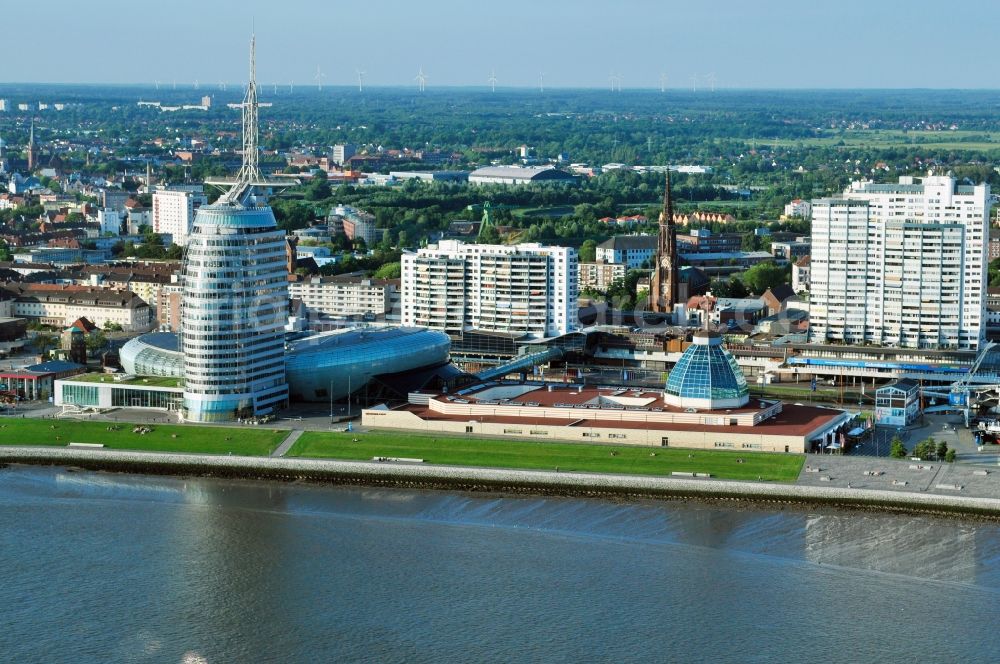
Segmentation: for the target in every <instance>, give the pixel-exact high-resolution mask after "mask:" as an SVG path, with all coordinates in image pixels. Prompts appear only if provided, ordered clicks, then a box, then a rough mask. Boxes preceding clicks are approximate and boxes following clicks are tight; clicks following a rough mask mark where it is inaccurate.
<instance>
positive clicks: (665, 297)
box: [650, 168, 680, 314]
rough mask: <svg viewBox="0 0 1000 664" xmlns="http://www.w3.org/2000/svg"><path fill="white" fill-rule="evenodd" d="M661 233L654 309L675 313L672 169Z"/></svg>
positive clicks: (665, 189) (665, 190)
mask: <svg viewBox="0 0 1000 664" xmlns="http://www.w3.org/2000/svg"><path fill="white" fill-rule="evenodd" d="M659 221H660V233H659V236H658V239H657V243H656V270H655V271H654V272H653V283H652V288H651V289H650V290H651V295H652V302H651V305H652V309H653V311H657V312H661V313H667V314H670V313H673V311H674V305H675V304H677V301H678V299H679V296H678V291H679V288H678V286H679V281H680V277H679V273H678V269H677V226H676V225H675V223H674V202H673V197H672V195H671V192H670V169H669V168H668V169H667V171H666V179H665V182H664V187H663V210H662V211H661V212H660V220H659Z"/></svg>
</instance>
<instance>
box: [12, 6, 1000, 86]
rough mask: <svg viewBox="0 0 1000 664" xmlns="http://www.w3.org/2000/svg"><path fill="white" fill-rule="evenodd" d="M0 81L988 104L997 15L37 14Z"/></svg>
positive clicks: (15, 9) (816, 11) (788, 10)
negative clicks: (656, 91)
mask: <svg viewBox="0 0 1000 664" xmlns="http://www.w3.org/2000/svg"><path fill="white" fill-rule="evenodd" d="M2 16H3V19H4V25H5V30H4V42H5V44H4V45H5V49H4V50H5V52H6V53H8V54H11V55H14V57H8V58H7V59H6V65H5V67H4V69H3V72H2V73H0V81H3V82H45V83H49V82H51V83H150V84H151V83H152V82H153V81H155V80H159V81H161V83H163V84H170V83H171V82H172V81H174V80H176V81H177V83H178V84H188V85H189V84H191V83H192V82H193V81H194V80H196V79H197V80H199V81H200V82H201V84H202V85H205V86H215V85H217V84H218V83H219V82H220V81H226V82H228V83H241V82H243V81H245V79H246V68H247V67H246V49H247V40H248V38H249V35H250V32H251V22H252V24H253V26H254V27H255V29H256V33H257V44H258V80H259V81H260V82H261V83H262V84H270V83H272V82H279V83H282V84H285V85H287V84H288V82H289V81H291V80H294V81H295V84H296V86H302V85H315V81H314V77H315V74H316V68H317V65H318V66H320V67H321V68H322V70H323V72H324V73H325V77H324V79H323V83H324V85H328V86H329V85H351V84H356V81H357V77H356V74H355V70H356V69H359V68H360V69H363V70H364V71H365V72H366V76H365V81H366V84H368V85H415V81H414V77H415V76H416V74H417V70H418V67H420V66H423V69H424V71H425V72H426V73H427V75H428V83H427V84H428V88H433V87H434V86H467V85H476V86H485V85H487V79H488V77H489V75H490V71H491V70H495V71H496V77H497V84H498V86H518V87H520V86H532V87H534V86H537V85H538V75H539V72H544V73H545V86H546V87H596V88H600V87H608V85H609V77H610V75H611V73H612V72H616V73H619V74H620V75H621V85H622V86H623V87H625V88H630V87H649V88H652V87H657V86H659V83H660V76H661V73H665V74H666V75H667V77H668V82H667V85H668V87H672V88H677V87H682V88H690V87H691V85H692V82H691V77H692V76H697V77H698V86H699V87H705V86H707V85H708V79H707V75H708V74H709V73H714V75H715V78H716V81H717V83H716V85H717V86H718V87H720V88H724V87H737V88H873V87H874V88H883V87H888V88H912V87H929V88H997V87H1000V68H998V67H996V66H995V64H996V63H995V61H996V60H997V59H998V58H997V55H996V52H995V48H994V47H993V43H994V42H995V38H994V36H993V34H992V31H993V29H994V28H995V27H996V26H998V25H1000V2H998V1H996V0H992V1H991V0H967V1H966V2H962V3H955V4H951V3H943V2H940V0H938V1H935V2H931V1H930V0H909V1H896V0H868V1H865V0H838V1H836V2H819V1H813V0H757V1H754V2H750V1H745V0H744V1H740V0H715V1H712V2H705V1H699V0H687V1H684V2H678V1H676V0H662V1H660V2H657V1H655V0H631V1H630V0H617V1H616V0H603V1H597V0H576V1H571V0H500V1H498V2H477V1H460V0H425V1H424V2H412V1H406V0H381V1H371V0H352V1H351V2H344V1H342V0H326V1H322V0H285V1H281V0H277V1H275V0H270V1H268V2H260V1H258V0H246V1H243V2H239V1H230V0H200V1H196V0H160V1H159V2H150V1H143V2H124V1H113V0H89V1H88V2H85V3H83V2H79V0H47V2H45V3H44V4H38V3H34V2H18V3H10V4H9V5H7V6H6V7H4V8H3V13H2Z"/></svg>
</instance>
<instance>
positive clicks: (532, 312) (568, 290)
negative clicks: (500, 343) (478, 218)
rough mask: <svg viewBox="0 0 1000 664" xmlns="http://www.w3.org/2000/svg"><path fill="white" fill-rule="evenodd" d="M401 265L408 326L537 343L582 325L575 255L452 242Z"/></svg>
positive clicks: (559, 249) (404, 319)
mask: <svg viewBox="0 0 1000 664" xmlns="http://www.w3.org/2000/svg"><path fill="white" fill-rule="evenodd" d="M402 264H403V265H402V299H401V301H402V322H403V325H407V326H418V327H428V328H433V329H438V330H443V331H444V332H447V333H448V334H451V335H453V336H460V335H461V334H462V333H463V332H465V331H466V330H484V331H492V332H504V333H512V334H523V335H528V336H532V337H538V338H541V337H553V336H558V335H561V334H566V333H568V332H572V331H574V330H576V329H578V327H579V316H578V314H577V293H578V289H577V281H578V279H579V273H578V260H577V254H576V250H574V249H570V248H567V247H546V246H543V245H540V244H534V243H530V244H527V243H526V244H518V245H510V246H508V245H491V244H464V243H462V242H459V241H457V240H446V241H442V242H440V243H439V244H438V245H430V246H428V247H426V248H423V249H420V250H419V251H417V252H407V253H404V254H403V257H402Z"/></svg>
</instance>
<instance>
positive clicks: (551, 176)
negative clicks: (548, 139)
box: [469, 166, 578, 185]
mask: <svg viewBox="0 0 1000 664" xmlns="http://www.w3.org/2000/svg"><path fill="white" fill-rule="evenodd" d="M469 182H470V183H472V184H502V185H525V184H551V183H555V184H576V183H577V182H578V180H577V178H576V177H575V176H573V175H570V174H569V173H567V172H565V171H560V170H559V169H557V168H553V167H552V166H484V167H483V168H477V169H476V170H474V171H472V173H470V174H469Z"/></svg>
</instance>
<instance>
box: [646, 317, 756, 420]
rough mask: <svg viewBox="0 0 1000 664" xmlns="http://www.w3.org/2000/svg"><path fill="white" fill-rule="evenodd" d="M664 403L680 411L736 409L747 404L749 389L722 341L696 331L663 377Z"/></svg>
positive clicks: (741, 371) (717, 335)
mask: <svg viewBox="0 0 1000 664" xmlns="http://www.w3.org/2000/svg"><path fill="white" fill-rule="evenodd" d="M664 400H665V401H666V402H667V404H669V405H672V406H678V407H681V408H698V409H708V410H715V409H722V408H739V407H741V406H744V405H746V403H747V402H748V401H749V400H750V389H749V388H748V387H747V381H746V378H745V377H744V376H743V370H742V369H740V367H739V365H737V364H736V358H734V357H733V356H732V354H731V353H730V352H729V351H727V350H726V349H725V348H723V347H722V337H721V336H720V335H719V334H718V333H716V332H708V331H700V332H696V333H695V334H694V338H693V343H692V344H691V345H690V346H688V349H687V350H685V351H684V354H683V355H682V356H681V359H680V360H678V361H677V364H676V366H674V368H673V370H672V371H671V372H670V375H669V376H668V377H667V387H666V391H665V394H664Z"/></svg>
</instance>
